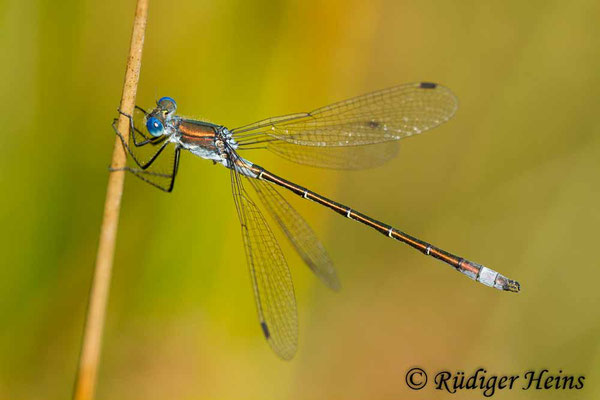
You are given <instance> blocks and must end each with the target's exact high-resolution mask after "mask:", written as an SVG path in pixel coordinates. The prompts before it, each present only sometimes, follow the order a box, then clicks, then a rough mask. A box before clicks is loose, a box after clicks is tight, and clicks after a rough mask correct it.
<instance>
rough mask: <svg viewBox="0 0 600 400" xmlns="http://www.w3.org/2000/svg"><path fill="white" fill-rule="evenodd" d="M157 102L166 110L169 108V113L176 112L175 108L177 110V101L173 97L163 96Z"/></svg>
mask: <svg viewBox="0 0 600 400" xmlns="http://www.w3.org/2000/svg"><path fill="white" fill-rule="evenodd" d="M156 104H158V106H159V107H162V108H163V109H164V110H167V112H168V113H169V114H171V113H174V112H175V110H177V103H175V100H173V99H172V98H171V97H166V96H165V97H161V98H160V99H159V100H158V101H157V102H156Z"/></svg>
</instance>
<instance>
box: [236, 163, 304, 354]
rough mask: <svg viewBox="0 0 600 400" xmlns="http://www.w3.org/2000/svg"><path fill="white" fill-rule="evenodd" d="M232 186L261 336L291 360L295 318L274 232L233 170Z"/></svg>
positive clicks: (288, 280)
mask: <svg viewBox="0 0 600 400" xmlns="http://www.w3.org/2000/svg"><path fill="white" fill-rule="evenodd" d="M231 184H232V187H233V198H234V201H235V206H236V209H237V212H238V216H239V219H240V223H241V225H242V236H243V239H244V245H245V248H246V258H247V262H248V267H249V269H250V279H251V281H252V288H253V289H254V297H255V300H256V308H257V311H258V318H259V320H260V325H261V328H262V331H263V334H264V335H265V338H266V339H267V341H268V342H269V344H270V346H271V348H272V349H273V350H274V351H275V353H277V355H278V356H279V357H281V358H283V359H284V360H290V359H291V358H292V357H293V356H294V354H295V353H296V348H297V345H298V316H297V312H296V299H295V296H294V285H293V283H292V277H291V275H290V271H289V268H288V266H287V263H286V261H285V258H284V256H283V253H282V252H281V249H280V247H279V244H278V243H277V241H276V239H275V237H274V236H273V232H272V231H271V229H270V228H269V225H268V224H267V222H266V220H265V218H264V217H263V215H262V214H261V212H260V210H259V208H258V207H257V206H256V204H255V203H254V202H253V201H252V199H251V198H250V197H249V196H248V193H247V192H246V190H245V189H244V186H243V182H242V176H240V174H239V173H238V172H236V171H235V170H234V169H232V170H231Z"/></svg>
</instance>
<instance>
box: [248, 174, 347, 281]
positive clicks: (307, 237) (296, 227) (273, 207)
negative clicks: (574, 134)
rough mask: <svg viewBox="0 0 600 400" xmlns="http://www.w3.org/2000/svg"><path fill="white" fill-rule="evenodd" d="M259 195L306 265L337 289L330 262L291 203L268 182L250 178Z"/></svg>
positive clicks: (335, 277)
mask: <svg viewBox="0 0 600 400" xmlns="http://www.w3.org/2000/svg"><path fill="white" fill-rule="evenodd" d="M250 182H251V184H252V186H253V187H254V189H255V190H256V193H257V194H258V197H259V198H260V200H261V201H262V202H263V204H264V205H265V206H266V208H267V210H268V211H269V213H270V214H271V216H272V217H273V219H274V220H275V221H277V223H278V224H279V226H280V227H281V229H282V230H283V232H284V233H285V235H286V236H287V238H288V239H289V240H290V242H291V243H292V245H293V246H294V247H295V248H296V251H297V252H298V253H299V254H300V257H302V259H303V260H304V262H305V263H306V264H307V265H308V267H309V268H310V269H311V270H312V271H313V272H314V273H315V275H317V277H319V279H321V281H323V283H325V285H327V286H328V287H330V288H331V289H333V290H339V288H340V282H339V280H338V277H337V274H336V272H335V268H334V267H333V263H332V262H331V259H330V258H329V255H328V254H327V251H326V250H325V247H323V244H322V243H321V242H320V241H319V239H317V236H316V235H315V233H314V232H313V230H312V229H311V227H310V226H309V225H308V223H307V222H306V221H305V220H304V218H302V216H301V215H300V214H299V213H298V211H296V210H295V209H294V208H293V207H292V206H291V204H290V203H288V202H287V200H286V199H285V198H284V197H283V196H282V195H281V194H280V193H279V192H278V191H277V190H276V189H275V188H274V187H273V186H272V185H271V184H270V183H268V182H265V181H261V180H258V179H250Z"/></svg>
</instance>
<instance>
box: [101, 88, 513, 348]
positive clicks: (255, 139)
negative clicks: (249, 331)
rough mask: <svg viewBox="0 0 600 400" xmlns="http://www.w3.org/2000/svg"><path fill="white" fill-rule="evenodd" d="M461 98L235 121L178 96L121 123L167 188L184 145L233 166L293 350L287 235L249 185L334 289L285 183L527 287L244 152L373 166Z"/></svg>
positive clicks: (410, 93) (271, 329)
mask: <svg viewBox="0 0 600 400" xmlns="http://www.w3.org/2000/svg"><path fill="white" fill-rule="evenodd" d="M456 108H457V100H456V97H455V96H454V94H452V92H451V91H450V90H449V89H447V88H445V87H443V86H440V85H437V84H435V83H428V82H421V83H410V84H405V85H400V86H396V87H392V88H389V89H385V90H381V91H377V92H373V93H370V94H366V95H363V96H359V97H356V98H353V99H349V100H346V101H342V102H338V103H334V104H332V105H329V106H326V107H322V108H318V109H316V110H314V111H311V112H308V113H299V114H291V115H285V116H281V117H275V118H268V119H265V120H262V121H259V122H256V123H253V124H250V125H245V126H242V127H240V128H236V129H228V128H226V127H224V126H222V125H216V124H212V123H209V122H204V121H197V120H193V119H188V118H184V117H180V116H178V115H176V114H175V111H176V109H177V105H176V103H175V100H173V99H172V98H170V97H163V98H161V99H160V100H158V102H157V106H156V108H154V109H153V110H152V111H150V112H147V111H145V110H144V109H142V108H140V107H137V106H136V112H135V113H134V116H130V115H127V114H124V115H125V116H126V117H128V118H129V120H130V122H131V124H130V125H131V132H130V135H129V140H127V141H125V139H124V136H123V135H122V134H121V133H120V132H119V131H118V130H117V128H116V120H115V123H113V127H114V129H115V132H116V133H117V135H119V137H121V140H122V142H123V145H124V147H125V149H126V150H127V152H128V153H129V154H130V155H131V157H132V159H133V161H134V162H135V164H136V166H135V167H125V168H124V169H125V170H127V171H129V172H131V173H133V174H134V175H135V176H137V177H138V178H140V179H142V180H144V181H146V182H148V183H150V184H151V185H154V186H156V187H157V188H159V189H162V190H164V191H166V192H170V191H171V190H173V185H174V183H175V177H176V176H177V168H178V166H179V153H180V152H181V151H182V150H187V151H190V152H191V153H193V154H195V155H197V156H199V157H201V158H205V159H208V160H212V161H213V162H214V163H219V164H222V165H224V166H225V167H227V168H228V169H229V170H230V177H231V187H232V189H233V199H234V203H235V207H236V209H237V213H238V217H239V219H240V222H241V227H242V236H243V241H244V245H245V249H246V257H247V263H248V266H249V268H250V276H251V281H252V288H253V290H254V297H255V300H256V308H257V311H258V318H259V321H260V326H261V328H262V331H263V334H264V336H265V338H266V339H267V341H268V342H269V344H270V345H271V347H272V348H273V350H274V351H275V353H277V355H279V356H280V357H281V358H283V359H290V358H292V357H293V355H294V354H295V352H296V347H297V339H298V321H297V313H296V300H295V297H294V288H293V284H292V278H291V275H290V271H289V269H288V266H287V263H286V261H285V258H284V256H283V253H282V251H281V249H280V247H279V244H278V243H277V240H276V239H275V236H274V235H273V232H272V231H271V228H270V227H269V225H268V223H267V221H266V219H265V218H264V216H263V214H262V213H261V211H260V209H259V207H258V205H257V203H256V202H255V201H254V200H253V196H251V194H250V193H249V192H248V191H247V190H246V187H245V186H246V185H248V186H251V187H252V188H253V189H254V193H255V194H256V196H257V197H258V198H259V199H260V201H261V202H262V205H263V208H264V210H266V211H267V212H268V213H269V214H270V215H271V217H272V218H273V220H275V221H276V223H277V224H278V225H279V226H280V228H281V229H282V231H283V233H284V234H285V235H286V236H287V238H288V239H289V240H290V242H291V243H292V245H293V246H294V247H295V249H296V250H297V251H298V253H299V254H300V256H301V257H302V259H303V260H304V262H305V263H306V264H307V265H308V266H309V267H310V268H311V269H312V271H313V272H314V273H315V274H316V275H317V276H318V277H319V278H320V279H321V280H322V281H323V282H324V283H325V284H326V285H327V286H329V287H330V288H332V289H334V290H336V289H338V288H339V287H340V285H339V281H338V277H337V275H336V272H335V269H334V267H333V264H332V262H331V260H330V258H329V256H328V255H327V253H326V251H325V249H324V247H323V245H322V244H321V242H320V241H319V240H318V239H317V238H316V236H315V234H314V232H313V230H312V229H311V228H310V226H309V225H308V224H307V223H306V221H305V220H304V219H303V218H302V217H301V216H300V214H298V212H297V211H296V210H295V209H294V208H293V207H292V206H291V205H290V204H289V203H288V202H287V201H286V200H285V199H284V197H283V196H282V195H281V194H280V193H279V192H278V191H277V190H276V188H277V187H279V188H283V189H286V190H288V191H290V192H292V193H294V194H296V195H298V196H300V197H302V198H304V199H308V200H312V201H314V202H316V203H318V204H321V205H323V206H325V207H327V208H330V209H332V210H333V211H335V212H337V213H338V214H341V215H343V216H344V217H346V218H349V219H352V220H355V221H358V222H360V223H362V224H364V225H366V226H368V227H371V228H373V229H375V230H376V231H378V232H379V233H382V234H384V235H385V236H388V237H390V238H392V239H395V240H398V241H400V242H403V243H406V244H408V245H409V246H411V247H413V248H415V249H417V250H419V251H421V252H423V253H424V254H426V255H429V256H432V257H434V258H437V259H438V260H441V261H443V262H445V263H446V264H449V265H450V266H452V267H454V268H455V269H456V270H457V271H460V272H462V273H463V274H465V275H467V276H468V277H469V278H471V279H474V280H475V281H478V282H481V283H483V284H484V285H487V286H491V287H495V288H497V289H501V290H507V291H511V292H518V291H519V289H520V286H519V283H518V282H516V281H513V280H510V279H508V278H506V277H505V276H503V275H501V274H499V273H498V272H496V271H493V270H491V269H489V268H487V267H484V266H482V265H480V264H477V263H474V262H472V261H469V260H466V259H464V258H462V257H458V256H455V255H453V254H451V253H449V252H447V251H444V250H442V249H440V248H438V247H435V246H433V245H431V244H429V243H427V242H425V241H423V240H420V239H417V238H415V237H413V236H411V235H408V234H406V233H404V232H401V231H400V230H398V229H396V228H394V227H392V226H391V225H388V224H385V223H383V222H380V221H377V220H375V219H373V218H371V217H369V216H367V215H365V214H363V213H361V212H359V211H356V210H354V209H353V208H351V207H348V206H345V205H343V204H340V203H337V202H335V201H333V200H330V199H328V198H327V197H325V196H322V195H320V194H318V193H315V192H313V191H311V190H309V189H307V188H305V187H303V186H300V185H297V184H295V183H293V182H290V181H288V180H286V179H284V178H281V177H279V176H277V175H275V174H274V173H272V172H270V171H268V170H266V169H265V168H263V167H261V166H259V165H257V164H254V163H252V162H250V161H248V160H247V159H245V158H244V157H242V156H241V155H240V153H241V152H242V151H244V150H249V149H258V148H261V149H267V150H270V151H271V152H273V153H275V154H278V155H279V156H281V157H283V158H286V159H288V160H290V161H293V162H296V163H300V164H306V165H312V166H317V167H325V168H338V169H359V168H365V167H369V166H373V165H378V164H380V163H382V162H384V161H386V160H388V159H390V158H391V157H393V156H394V155H395V154H396V151H395V150H396V145H397V141H398V140H399V139H402V138H405V137H409V136H412V135H415V134H418V133H422V132H424V131H426V130H428V129H431V128H433V127H435V126H437V125H440V124H441V123H443V122H445V121H447V120H448V119H450V118H451V117H452V116H453V115H454V113H455V111H456ZM122 114H123V113H122ZM138 117H139V118H140V120H139V123H138ZM140 125H143V126H141V127H140ZM146 149H149V150H146ZM142 152H144V153H145V155H143V154H142ZM167 154H169V155H167ZM158 160H166V161H163V162H159V161H158Z"/></svg>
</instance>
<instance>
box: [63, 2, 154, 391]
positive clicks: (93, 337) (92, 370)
mask: <svg viewBox="0 0 600 400" xmlns="http://www.w3.org/2000/svg"><path fill="white" fill-rule="evenodd" d="M147 18H148V0H138V2H137V7H136V12H135V19H134V22H133V32H132V35H131V44H130V48H129V58H128V61H127V70H126V72H125V82H124V85H123V95H122V97H121V110H123V111H124V112H125V113H127V114H129V115H132V114H133V110H134V107H135V97H136V92H137V85H138V81H139V76H140V67H141V63H142V49H143V45H144V35H145V31H146V21H147ZM118 129H119V132H121V133H122V134H123V135H124V137H125V139H126V140H127V139H128V137H129V133H130V132H129V120H128V119H127V118H126V117H124V116H123V115H120V116H119V122H118ZM126 161H127V155H126V153H125V150H124V149H123V146H122V144H121V141H120V139H119V138H118V137H116V138H115V146H114V149H113V155H112V162H111V166H112V167H113V168H122V167H124V166H125V163H126ZM124 179H125V172H124V171H118V172H111V173H110V175H109V177H108V186H107V191H106V200H105V203H104V216H103V220H102V227H101V229H100V239H99V242H98V254H97V256H96V266H95V269H94V278H93V281H92V287H91V290H90V297H89V303H88V309H87V317H86V321H85V330H84V333H83V340H82V345H81V353H80V358H79V367H78V370H77V376H76V379H75V387H74V390H73V399H74V400H90V399H93V398H94V389H95V386H96V376H97V373H98V362H99V359H100V349H101V347H102V332H103V329H104V319H105V314H106V305H107V302H108V294H109V287H110V276H111V272H112V266H113V259H114V252H115V242H116V237H117V228H118V225H119V210H120V208H121V197H122V194H123V182H124Z"/></svg>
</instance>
